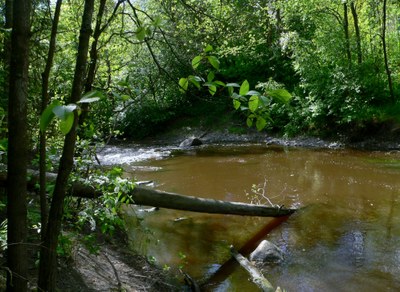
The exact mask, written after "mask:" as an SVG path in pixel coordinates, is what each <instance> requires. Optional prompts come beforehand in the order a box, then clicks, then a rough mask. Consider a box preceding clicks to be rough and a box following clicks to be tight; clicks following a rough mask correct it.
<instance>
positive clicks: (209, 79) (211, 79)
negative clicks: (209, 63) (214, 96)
mask: <svg viewBox="0 0 400 292" xmlns="http://www.w3.org/2000/svg"><path fill="white" fill-rule="evenodd" d="M214 77H215V74H214V72H213V71H210V73H208V75H207V81H208V82H211V81H213V80H214Z"/></svg>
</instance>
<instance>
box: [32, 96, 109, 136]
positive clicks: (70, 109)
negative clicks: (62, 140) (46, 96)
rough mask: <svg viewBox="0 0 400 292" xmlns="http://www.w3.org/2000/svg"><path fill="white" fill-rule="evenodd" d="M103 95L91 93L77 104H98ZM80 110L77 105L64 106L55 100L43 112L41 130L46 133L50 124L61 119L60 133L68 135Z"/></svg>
mask: <svg viewBox="0 0 400 292" xmlns="http://www.w3.org/2000/svg"><path fill="white" fill-rule="evenodd" d="M99 96H102V93H101V92H99V91H91V92H88V93H87V94H85V95H84V96H83V97H82V98H81V99H80V100H79V101H78V102H77V103H81V104H89V103H92V102H96V101H98V100H99V99H100V97H99ZM75 110H78V114H79V113H80V108H79V107H78V105H76V104H68V105H62V104H61V103H60V102H59V101H58V100H55V101H54V102H52V103H51V104H50V105H48V106H47V108H46V109H45V110H44V111H43V113H42V115H41V117H40V126H39V127H40V130H41V131H42V132H45V131H46V129H47V127H48V126H49V124H50V122H51V121H52V119H53V118H54V117H57V118H58V119H59V126H60V131H61V133H62V134H63V135H67V134H68V133H69V131H71V128H72V126H73V124H74V119H75V114H74V111H75Z"/></svg>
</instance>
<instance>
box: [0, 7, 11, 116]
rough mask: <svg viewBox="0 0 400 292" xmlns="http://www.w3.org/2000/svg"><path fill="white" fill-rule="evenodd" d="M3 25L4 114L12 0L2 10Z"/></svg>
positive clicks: (7, 83) (7, 85) (2, 102)
mask: <svg viewBox="0 0 400 292" xmlns="http://www.w3.org/2000/svg"><path fill="white" fill-rule="evenodd" d="M4 10H5V11H4V16H5V23H4V29H5V30H6V32H5V33H3V35H4V50H3V56H2V57H3V64H4V72H5V77H4V88H2V90H4V94H2V96H1V97H0V106H1V107H3V108H4V110H5V112H7V107H8V104H7V101H8V96H9V89H10V88H9V87H10V84H9V78H10V74H9V73H10V55H11V32H8V31H11V29H12V24H13V0H6V1H5V9H4Z"/></svg>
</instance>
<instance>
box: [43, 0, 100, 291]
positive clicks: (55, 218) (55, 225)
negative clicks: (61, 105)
mask: <svg viewBox="0 0 400 292" xmlns="http://www.w3.org/2000/svg"><path fill="white" fill-rule="evenodd" d="M93 10H94V0H86V1H85V7H84V12H83V16H82V25H81V30H80V35H79V45H78V54H77V59H76V66H75V74H74V80H73V83H72V90H71V96H70V103H76V102H77V101H78V100H79V99H80V98H81V96H82V89H83V82H84V77H85V72H86V65H87V54H88V51H89V39H90V35H91V33H92V28H91V22H92V16H93ZM74 114H75V119H74V125H73V126H72V129H71V131H70V132H69V133H68V134H67V135H66V136H65V139H64V147H63V152H62V156H61V159H60V165H59V172H58V176H57V180H56V184H55V187H54V192H53V199H52V202H51V207H50V212H49V220H48V224H47V231H46V234H45V240H44V243H43V244H42V248H41V250H40V265H39V280H38V287H39V289H41V290H44V291H55V283H56V281H55V280H56V272H57V268H56V266H57V260H56V256H57V253H56V248H57V245H58V236H59V234H60V230H61V222H62V216H63V211H64V210H63V209H64V208H63V207H64V198H65V196H66V191H67V182H68V177H69V175H70V173H71V170H72V166H73V157H74V151H75V142H76V136H77V125H78V115H77V113H76V111H75V112H74Z"/></svg>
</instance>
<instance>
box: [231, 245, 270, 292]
mask: <svg viewBox="0 0 400 292" xmlns="http://www.w3.org/2000/svg"><path fill="white" fill-rule="evenodd" d="M230 250H231V255H232V256H233V257H234V258H235V259H236V260H237V262H238V263H239V264H240V265H241V266H242V267H243V268H244V269H245V270H246V271H247V272H248V273H249V274H250V276H251V280H252V281H253V283H254V284H256V285H257V286H258V287H259V288H260V289H261V291H265V292H274V291H275V289H274V287H273V286H272V284H271V283H270V282H269V281H268V280H267V279H266V278H265V277H264V276H263V274H262V273H261V272H260V271H259V270H258V269H257V268H256V267H255V266H254V265H253V264H252V263H250V262H249V260H248V259H246V258H245V257H244V256H242V255H241V254H240V253H238V252H237V251H236V250H235V249H234V247H233V246H231V247H230Z"/></svg>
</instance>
